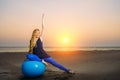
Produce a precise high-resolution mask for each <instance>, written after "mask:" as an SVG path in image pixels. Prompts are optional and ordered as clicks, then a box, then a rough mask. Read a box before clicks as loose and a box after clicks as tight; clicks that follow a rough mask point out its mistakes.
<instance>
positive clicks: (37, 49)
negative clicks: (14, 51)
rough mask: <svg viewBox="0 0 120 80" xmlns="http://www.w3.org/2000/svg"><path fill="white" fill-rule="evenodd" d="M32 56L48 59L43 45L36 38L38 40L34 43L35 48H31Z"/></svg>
mask: <svg viewBox="0 0 120 80" xmlns="http://www.w3.org/2000/svg"><path fill="white" fill-rule="evenodd" d="M33 54H36V55H38V57H40V58H48V57H50V56H49V55H48V54H47V53H46V52H45V50H44V49H43V43H42V41H41V39H40V38H38V40H37V41H36V46H35V47H34V48H33Z"/></svg>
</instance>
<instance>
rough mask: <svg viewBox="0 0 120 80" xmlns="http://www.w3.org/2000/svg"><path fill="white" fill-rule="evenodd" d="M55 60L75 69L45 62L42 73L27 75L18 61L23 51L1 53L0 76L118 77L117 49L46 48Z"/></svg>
mask: <svg viewBox="0 0 120 80" xmlns="http://www.w3.org/2000/svg"><path fill="white" fill-rule="evenodd" d="M47 53H48V54H49V55H50V56H51V57H53V58H54V59H55V60H56V61H57V62H59V63H60V64H62V65H64V66H65V67H67V68H70V69H72V70H74V71H75V74H74V75H72V74H66V73H64V71H62V70H59V69H58V68H56V67H54V66H52V65H51V64H48V66H47V70H46V72H45V74H44V75H43V76H40V77H37V78H34V79H32V78H26V77H24V76H23V75H22V73H21V64H22V62H23V61H24V59H25V55H26V52H16V53H15V52H1V53H0V80H120V51H119V50H116V51H114V50H110V51H52V52H47Z"/></svg>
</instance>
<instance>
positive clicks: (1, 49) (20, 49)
mask: <svg viewBox="0 0 120 80" xmlns="http://www.w3.org/2000/svg"><path fill="white" fill-rule="evenodd" d="M28 50H29V48H27V47H0V52H28ZM44 50H45V51H79V50H82V51H94V50H100V51H105V50H120V47H44Z"/></svg>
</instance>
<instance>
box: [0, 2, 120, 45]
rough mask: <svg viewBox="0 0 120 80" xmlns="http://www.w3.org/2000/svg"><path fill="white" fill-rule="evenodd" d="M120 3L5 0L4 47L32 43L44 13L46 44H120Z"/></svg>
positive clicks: (1, 8) (0, 22)
mask: <svg viewBox="0 0 120 80" xmlns="http://www.w3.org/2000/svg"><path fill="white" fill-rule="evenodd" d="M119 4H120V1H119V0H20V1H17V0H1V1H0V12H1V13H0V46H28V45H29V40H30V37H31V33H32V31H33V29H35V28H40V29H41V15H42V13H44V14H45V17H44V33H43V41H44V46H46V47H47V46H52V47H55V46H60V47H66V46H67V47H72V46H76V47H78V46H87V47H91V46H92V47H96V46H119V45H120V36H119V35H120V31H119V30H120V5H119ZM64 38H67V39H68V41H67V42H65V41H64Z"/></svg>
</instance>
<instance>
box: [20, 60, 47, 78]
mask: <svg viewBox="0 0 120 80" xmlns="http://www.w3.org/2000/svg"><path fill="white" fill-rule="evenodd" d="M45 70H46V66H45V65H44V64H43V63H42V62H39V61H30V60H25V61H24V62H23V64H22V73H23V74H24V75H25V76H26V77H38V76H41V75H43V74H44V72H45Z"/></svg>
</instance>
